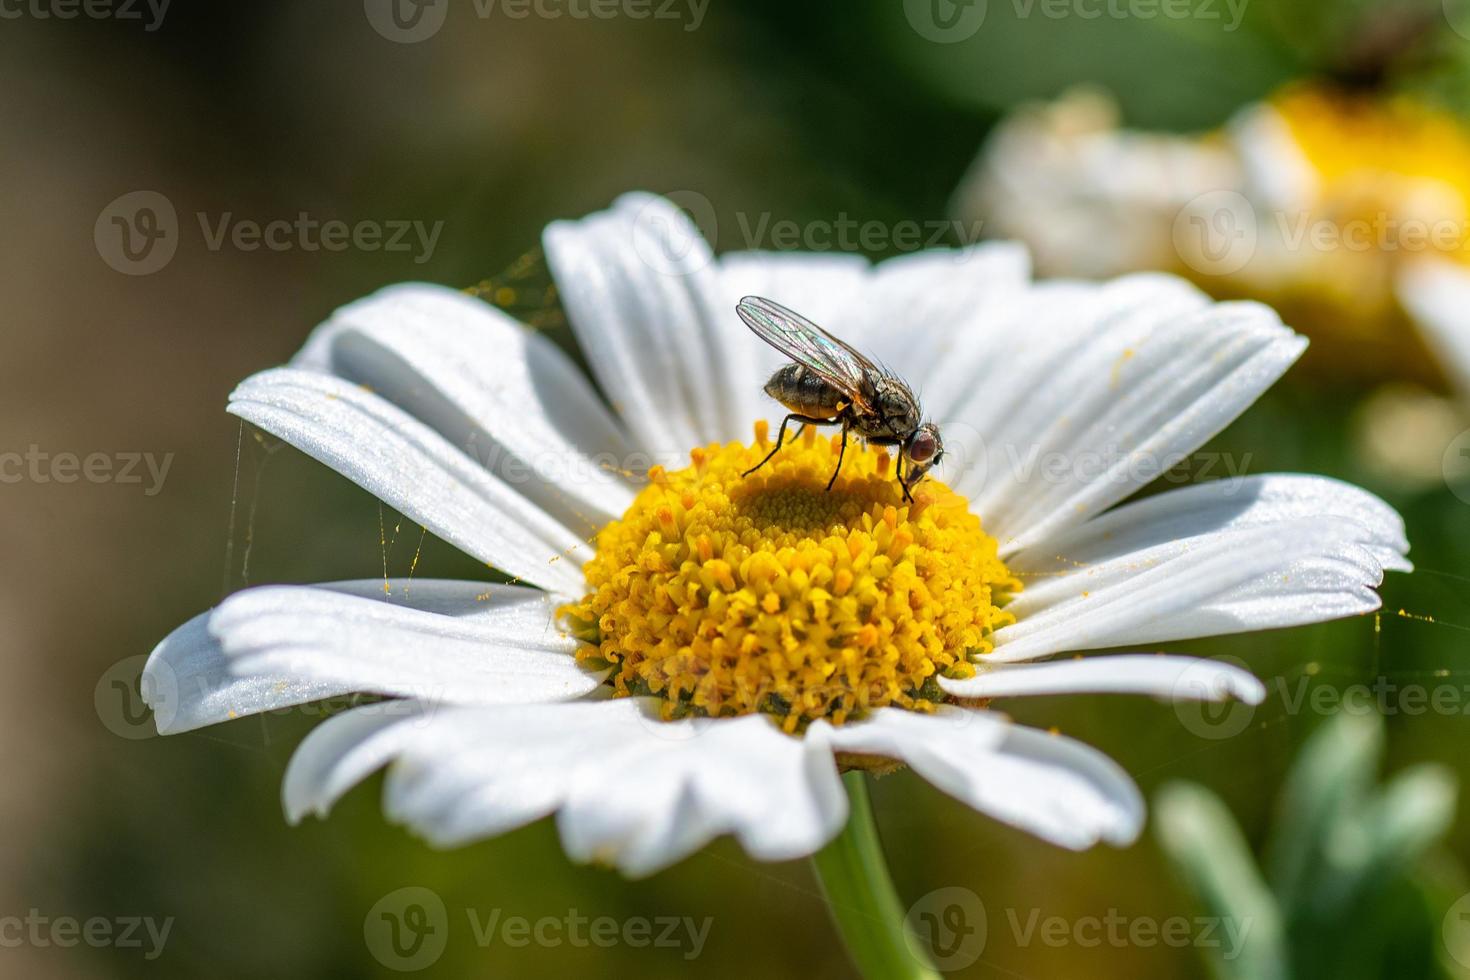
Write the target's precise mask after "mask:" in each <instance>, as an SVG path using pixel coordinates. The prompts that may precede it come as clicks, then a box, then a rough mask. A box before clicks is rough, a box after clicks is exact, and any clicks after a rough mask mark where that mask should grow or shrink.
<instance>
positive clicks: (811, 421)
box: [740, 412, 847, 477]
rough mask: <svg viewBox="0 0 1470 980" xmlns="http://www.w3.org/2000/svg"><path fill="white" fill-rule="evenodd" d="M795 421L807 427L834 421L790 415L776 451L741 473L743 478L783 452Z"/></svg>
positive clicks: (773, 450) (778, 439)
mask: <svg viewBox="0 0 1470 980" xmlns="http://www.w3.org/2000/svg"><path fill="white" fill-rule="evenodd" d="M793 421H795V422H801V423H803V424H806V425H831V424H832V419H818V418H812V417H811V416H810V415H802V414H800V413H799V412H792V413H791V414H790V415H788V416H786V417H785V418H784V419H782V420H781V431H780V432H778V433H777V434H776V447H775V448H774V449H772V450H771V451H770V452H768V453H766V458H765V459H763V460H761V461H760V462H759V463H756V464H755V465H754V466H752V467H751V468H750V469H748V470H746V471H745V472H744V473H741V474H740V475H741V476H742V477H747V476H750V474H752V473H754V472H755V471H756V470H758V469H760V468H761V467H762V466H765V465H766V464H767V463H769V462H770V461H771V457H772V456H774V455H776V454H777V453H779V452H780V451H781V444H782V443H783V442H785V441H786V426H788V425H790V424H791V423H792V422H793ZM846 431H847V430H846V428H844V429H843V432H844V434H845V433H846Z"/></svg>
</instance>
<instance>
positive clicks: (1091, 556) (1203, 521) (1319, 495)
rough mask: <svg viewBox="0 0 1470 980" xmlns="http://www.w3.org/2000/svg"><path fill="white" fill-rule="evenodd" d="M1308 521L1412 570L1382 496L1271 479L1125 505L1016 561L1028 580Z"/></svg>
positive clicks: (1306, 480) (1301, 479)
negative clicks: (1335, 527)
mask: <svg viewBox="0 0 1470 980" xmlns="http://www.w3.org/2000/svg"><path fill="white" fill-rule="evenodd" d="M1303 517H1338V518H1342V519H1343V520H1346V521H1350V522H1352V523H1353V524H1356V525H1357V526H1358V527H1360V528H1362V534H1360V535H1356V536H1354V537H1353V539H1352V540H1354V541H1355V542H1357V543H1358V544H1361V545H1363V546H1364V547H1366V548H1367V549H1368V550H1369V551H1370V552H1372V554H1373V557H1374V558H1375V559H1376V560H1377V561H1378V563H1379V564H1380V565H1382V566H1383V568H1384V569H1385V570H1387V571H1409V570H1410V569H1411V568H1412V565H1410V563H1409V561H1408V560H1407V558H1405V556H1406V555H1407V554H1408V552H1409V539H1408V537H1407V536H1406V534H1405V532H1404V519H1403V518H1402V517H1400V516H1399V514H1398V511H1396V510H1394V509H1393V508H1392V507H1390V506H1389V505H1388V504H1386V503H1384V502H1383V501H1382V500H1380V499H1379V498H1378V497H1375V496H1374V495H1373V494H1371V493H1369V492H1368V491H1366V490H1363V489H1362V488H1360V487H1355V486H1353V485H1352V484H1351V483H1344V482H1342V481H1341V480H1334V479H1330V478H1328V477H1325V476H1310V475H1304V474H1292V473H1285V474H1276V473H1273V474H1266V475H1261V476H1249V477H1241V478H1229V479H1222V480H1213V481H1210V482H1208V483H1200V484H1196V485H1194V486H1188V487H1181V488H1179V489H1177V490H1170V491H1168V492H1166V493H1160V494H1157V495H1155V496H1152V497H1148V498H1145V499H1143V500H1139V501H1135V502H1133V503H1130V504H1126V505H1124V506H1122V507H1118V508H1115V509H1114V510H1111V511H1108V512H1107V513H1106V514H1101V515H1099V516H1097V517H1094V518H1093V519H1092V520H1090V521H1088V522H1087V523H1086V524H1083V525H1081V526H1080V527H1076V528H1073V529H1072V530H1070V531H1067V532H1065V533H1063V534H1059V535H1057V536H1055V537H1053V538H1049V539H1048V540H1046V541H1044V542H1043V543H1042V544H1040V545H1038V546H1037V547H1035V548H1032V549H1030V550H1028V551H1025V552H1022V553H1021V554H1019V555H1016V556H1014V557H1012V558H1011V560H1010V565H1011V568H1012V569H1013V570H1018V571H1020V572H1022V573H1023V574H1025V575H1027V576H1028V577H1042V576H1052V575H1055V574H1057V573H1059V572H1064V571H1066V570H1067V569H1069V568H1077V567H1078V566H1081V565H1089V564H1093V563H1095V562H1099V561H1106V560H1107V559H1109V558H1112V557H1116V556H1118V555H1122V554H1125V553H1128V552H1139V551H1142V550H1144V549H1146V548H1151V547H1154V546H1155V545H1161V544H1165V543H1167V542H1169V541H1174V540H1177V539H1180V538H1188V537H1193V536H1195V535H1199V534H1205V533H1208V532H1211V531H1225V530H1229V529H1231V528H1245V527H1259V526H1261V525H1264V524H1272V523H1275V522H1278V521H1290V520H1296V519H1298V518H1303Z"/></svg>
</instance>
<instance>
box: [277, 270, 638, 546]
mask: <svg viewBox="0 0 1470 980" xmlns="http://www.w3.org/2000/svg"><path fill="white" fill-rule="evenodd" d="M297 360H298V362H300V363H301V364H304V365H308V366H315V365H318V364H323V365H324V366H326V367H327V368H329V369H330V370H331V372H332V373H333V374H336V375H338V376H339V377H342V378H345V379H346V380H348V381H351V382H354V383H355V384H359V385H362V386H363V387H365V388H368V389H369V390H371V391H372V392H374V393H375V394H377V395H379V396H380V397H382V398H385V399H387V400H388V401H390V402H392V403H393V404H394V405H396V406H398V407H399V408H401V409H403V410H404V411H405V412H407V413H409V414H410V415H412V416H413V417H414V418H416V419H418V420H419V421H421V422H423V423H425V424H426V425H428V426H429V427H430V428H432V429H433V430H435V431H436V432H438V433H439V434H440V435H442V436H443V437H444V438H445V439H446V440H448V441H449V442H450V443H452V444H453V445H455V446H456V447H458V448H459V449H461V450H463V451H464V452H465V453H466V454H467V455H468V456H470V457H471V458H472V459H475V460H476V461H478V462H479V463H480V464H481V465H482V466H485V467H486V468H487V469H489V470H490V471H491V472H492V473H494V474H495V475H497V476H498V477H500V478H501V479H502V480H504V481H505V482H507V483H508V484H510V485H511V486H512V487H514V488H515V489H516V490H518V491H520V492H521V493H522V494H524V495H525V496H527V497H530V498H531V499H532V500H535V501H536V502H537V503H539V504H540V505H541V506H542V507H544V508H545V509H546V510H547V511H548V512H550V513H551V514H552V515H553V516H555V517H556V518H558V519H559V520H561V521H562V522H563V523H565V524H566V525H567V526H568V527H572V528H575V529H577V530H579V531H584V532H586V533H591V532H592V531H595V530H596V529H597V528H599V527H601V526H602V525H603V524H605V523H606V522H607V521H609V520H612V519H613V518H616V517H620V516H622V514H623V512H624V511H625V510H626V509H627V507H628V504H629V503H631V502H632V499H633V491H632V488H631V487H630V486H629V485H628V483H627V482H626V481H625V480H624V479H623V478H622V476H621V475H620V472H619V471H620V470H621V469H622V468H623V467H624V466H626V465H627V458H628V451H627V447H626V445H625V442H624V436H623V434H622V432H621V431H620V429H619V427H618V425H617V423H616V422H615V421H614V420H613V418H612V416H611V415H610V414H609V412H608V410H607V409H606V407H604V405H603V404H602V402H601V401H600V400H599V399H598V397H597V394H596V392H594V391H593V390H592V387H591V385H590V384H589V383H588V382H587V379H586V378H585V377H584V376H583V375H582V373H581V372H580V371H579V370H578V369H577V368H576V366H575V365H574V364H573V363H572V362H571V359H570V358H568V357H567V356H566V355H565V354H563V353H562V352H561V350H560V349H558V348H557V346H556V345H555V344H553V343H552V342H551V341H549V340H547V339H546V338H545V337H544V336H541V335H540V334H538V333H536V332H535V331H533V330H530V329H529V328H527V327H525V326H524V325H522V324H520V323H517V322H516V321H514V320H512V319H511V318H510V317H508V316H506V315H505V314H504V313H502V312H501V311H499V310H497V309H495V308H494V307H492V306H490V305H489V304H487V303H484V302H482V301H480V300H478V299H475V298H473V297H470V296H466V295H465V294H464V293H462V292H459V291H457V290H453V289H449V288H446V287H444V286H433V285H426V284H405V285H399V286H392V287H390V288H388V289H384V290H382V291H381V292H378V293H376V294H374V295H372V296H369V297H367V298H366V299H363V300H359V301H358V302H356V303H353V304H351V305H350V306H345V307H343V308H342V309H340V310H338V311H337V312H336V313H335V314H333V316H332V318H331V319H330V320H329V321H328V322H327V323H326V324H324V325H323V326H322V327H319V328H318V329H317V332H316V334H315V335H314V337H313V339H312V340H311V341H309V342H308V344H307V347H306V350H305V351H303V353H302V354H301V355H298V359H297ZM597 456H600V457H601V458H600V459H596V460H595V459H594V457H597Z"/></svg>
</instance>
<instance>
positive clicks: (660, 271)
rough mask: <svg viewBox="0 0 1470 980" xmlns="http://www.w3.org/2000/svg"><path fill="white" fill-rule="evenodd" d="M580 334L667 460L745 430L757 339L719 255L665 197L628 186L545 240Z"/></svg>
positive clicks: (612, 392)
mask: <svg viewBox="0 0 1470 980" xmlns="http://www.w3.org/2000/svg"><path fill="white" fill-rule="evenodd" d="M542 241H543V245H544V247H545V249H546V260H547V263H548V264H549V265H550V267H551V271H552V274H553V276H554V277H555V279H556V285H557V289H558V290H559V291H560V294H561V298H562V303H563V305H564V306H565V307H566V311H567V317H568V319H569V320H570V322H571V326H572V329H573V330H574V331H575V332H576V335H577V341H578V343H579V344H581V346H582V350H583V351H584V352H585V353H586V355H587V361H588V363H589V365H590V366H591V368H592V370H593V372H594V373H595V374H596V375H597V380H598V381H599V382H600V383H601V385H602V389H603V391H605V392H607V394H608V397H609V398H610V399H611V400H612V403H613V408H614V409H615V410H616V411H617V412H618V414H619V415H620V416H621V417H622V419H623V421H624V422H625V423H626V425H627V427H628V429H629V431H631V432H632V433H633V435H634V438H635V441H636V442H637V444H638V447H639V448H641V449H644V450H647V451H648V452H650V453H653V454H654V455H655V456H656V457H657V458H658V459H660V460H662V459H663V458H664V457H666V456H672V457H675V458H682V455H683V454H685V453H687V452H688V450H689V449H690V448H692V447H693V446H696V445H703V444H704V443H707V442H710V441H713V440H725V439H731V438H735V437H736V436H737V435H741V436H743V435H744V431H743V430H745V429H746V428H748V426H749V424H750V423H749V420H746V419H739V420H737V419H735V418H734V417H733V416H732V414H731V412H730V408H731V405H732V404H733V393H734V391H735V382H736V380H737V379H738V380H739V382H741V383H744V382H745V381H746V380H747V379H748V378H749V376H750V374H751V373H752V372H751V371H750V370H749V368H748V363H749V359H750V358H751V356H752V355H751V353H750V352H751V345H750V344H749V342H748V338H746V337H741V336H740V334H741V333H742V332H743V329H742V328H741V327H740V325H739V321H738V319H737V318H736V316H735V309H734V304H733V303H729V304H726V303H725V302H724V301H723V298H722V295H721V293H720V290H719V281H718V277H717V275H716V272H715V269H714V258H713V255H712V253H711V252H710V248H709V245H708V244H707V243H706V242H705V241H704V239H703V238H702V237H701V235H700V233H699V229H698V228H696V227H695V226H694V224H693V222H691V221H690V220H689V218H688V217H687V216H686V215H685V214H684V213H683V212H682V211H680V210H679V209H678V208H677V207H675V206H674V205H673V204H672V203H671V202H669V201H667V200H665V199H664V198H660V197H655V196H653V195H650V194H626V195H624V196H622V197H620V198H619V199H618V200H617V201H616V202H615V203H614V205H613V207H612V209H611V210H608V211H602V212H599V213H597V214H593V215H590V216H588V217H586V218H583V219H582V220H580V221H559V222H555V223H554V224H552V225H550V226H548V227H547V229H546V232H545V234H544V235H543V238H542Z"/></svg>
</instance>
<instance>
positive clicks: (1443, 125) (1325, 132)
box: [1203, 83, 1470, 383]
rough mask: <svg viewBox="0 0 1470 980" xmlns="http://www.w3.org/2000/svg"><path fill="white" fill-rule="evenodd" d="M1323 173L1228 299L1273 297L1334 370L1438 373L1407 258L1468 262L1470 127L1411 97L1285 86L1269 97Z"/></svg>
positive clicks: (1275, 224) (1274, 219)
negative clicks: (1421, 334)
mask: <svg viewBox="0 0 1470 980" xmlns="http://www.w3.org/2000/svg"><path fill="white" fill-rule="evenodd" d="M1269 104H1270V106H1271V107H1272V109H1273V110H1274V111H1275V112H1276V114H1277V115H1278V117H1279V118H1280V119H1281V120H1282V122H1283V123H1284V124H1285V126H1286V129H1287V131H1288V132H1289V134H1290V136H1291V140H1292V143H1293V145H1294V146H1295V147H1296V149H1297V151H1298V152H1299V153H1300V154H1301V157H1302V159H1303V161H1304V162H1305V163H1306V165H1307V167H1308V168H1309V170H1310V173H1311V176H1312V178H1313V185H1314V193H1313V195H1312V196H1311V198H1310V199H1307V200H1303V201H1301V202H1298V203H1297V204H1296V205H1295V207H1294V209H1293V210H1291V211H1289V212H1288V213H1282V214H1272V215H1270V216H1269V221H1270V224H1271V227H1272V229H1273V230H1274V231H1276V232H1277V233H1279V235H1280V236H1281V238H1282V247H1283V249H1284V252H1283V253H1282V254H1279V255H1278V254H1274V253H1272V252H1269V251H1264V252H1262V253H1261V254H1263V255H1267V256H1271V258H1270V260H1269V261H1265V262H1261V263H1256V264H1253V265H1251V266H1248V267H1247V268H1246V269H1244V270H1242V271H1241V273H1240V275H1239V276H1236V277H1234V278H1232V277H1230V276H1227V277H1225V279H1224V281H1221V280H1218V279H1212V278H1211V277H1209V276H1206V277H1204V281H1203V284H1204V285H1205V287H1206V288H1207V289H1210V290H1211V291H1212V292H1214V293H1215V294H1216V295H1218V296H1220V297H1222V298H1230V297H1234V296H1249V297H1252V298H1255V299H1261V300H1264V301H1265V302H1267V303H1270V304H1271V305H1272V306H1274V307H1275V308H1276V309H1277V310H1278V312H1280V313H1281V315H1282V317H1283V318H1284V319H1285V320H1286V321H1287V322H1288V323H1291V324H1292V325H1293V326H1295V327H1298V328H1299V329H1302V330H1304V331H1305V332H1307V333H1308V334H1309V335H1312V336H1313V337H1314V339H1322V340H1326V341H1328V343H1324V344H1321V345H1314V347H1313V352H1312V354H1311V355H1309V356H1310V361H1309V363H1316V364H1319V365H1320V366H1322V367H1323V368H1327V369H1330V371H1331V373H1333V374H1338V373H1343V372H1353V373H1359V374H1363V375H1366V376H1368V377H1377V376H1378V375H1379V374H1380V373H1381V372H1384V371H1390V372H1394V373H1399V374H1403V375H1406V376H1409V377H1412V378H1415V379H1417V380H1421V381H1425V382H1429V383H1440V382H1441V379H1440V378H1439V375H1438V372H1437V370H1436V369H1435V367H1434V365H1433V363H1432V359H1431V358H1430V357H1429V354H1428V352H1427V351H1426V350H1425V349H1424V348H1423V346H1422V344H1421V343H1420V341H1419V340H1418V333H1417V331H1415V330H1413V329H1412V328H1411V324H1410V320H1409V318H1408V314H1407V313H1406V312H1405V311H1404V309H1403V308H1402V306H1401V304H1400V302H1399V298H1398V294H1397V281H1398V275H1399V271H1400V269H1401V267H1402V264H1403V263H1405V262H1412V261H1415V260H1422V259H1424V258H1425V257H1427V256H1443V257H1446V258H1449V259H1453V260H1455V261H1459V262H1466V263H1470V236H1467V234H1466V232H1467V227H1470V128H1467V126H1466V125H1465V123H1464V122H1463V121H1462V120H1460V119H1459V118H1458V117H1456V116H1454V115H1451V114H1450V113H1448V112H1445V111H1443V110H1440V109H1437V108H1435V107H1433V106H1432V105H1430V104H1428V103H1425V102H1423V101H1418V100H1415V99H1411V98H1408V97H1404V96H1386V95H1379V94H1368V93H1359V92H1352V91H1344V90H1340V89H1336V88H1332V87H1330V86H1327V85H1323V84H1311V83H1301V84H1294V85H1290V86H1287V87H1286V88H1284V89H1282V90H1281V91H1279V92H1277V93H1276V94H1275V95H1274V96H1272V98H1271V99H1270V102H1269Z"/></svg>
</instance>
